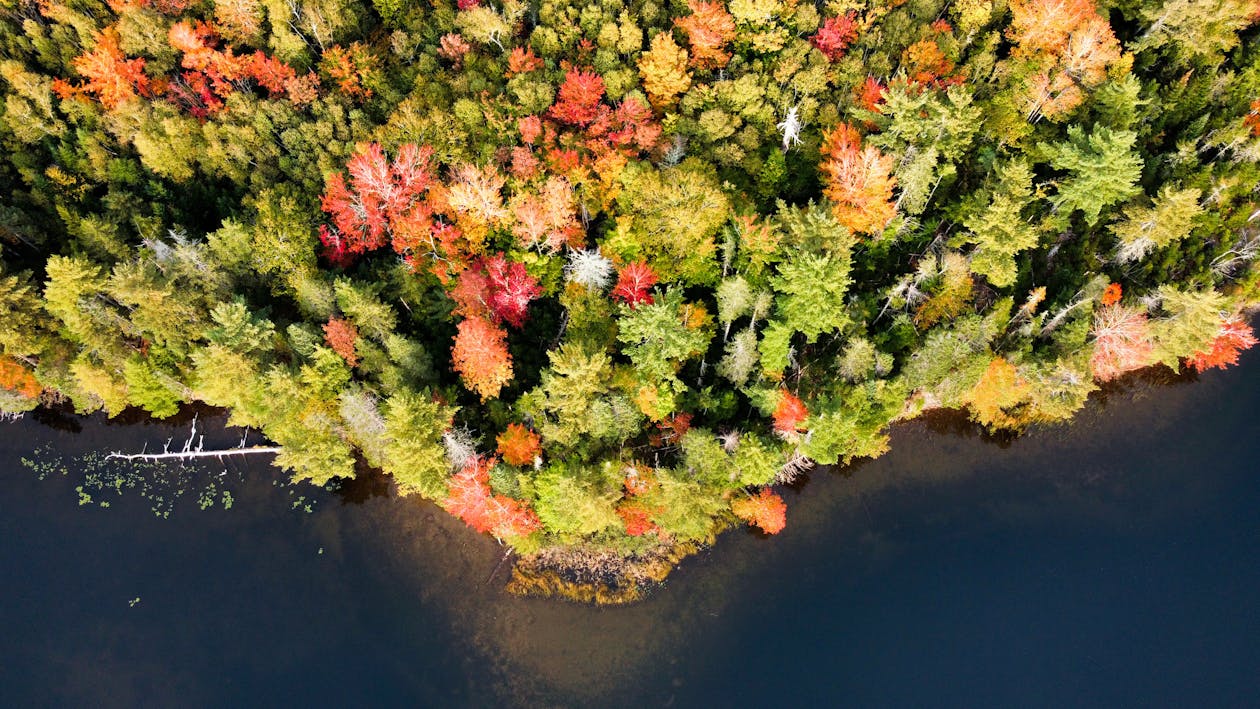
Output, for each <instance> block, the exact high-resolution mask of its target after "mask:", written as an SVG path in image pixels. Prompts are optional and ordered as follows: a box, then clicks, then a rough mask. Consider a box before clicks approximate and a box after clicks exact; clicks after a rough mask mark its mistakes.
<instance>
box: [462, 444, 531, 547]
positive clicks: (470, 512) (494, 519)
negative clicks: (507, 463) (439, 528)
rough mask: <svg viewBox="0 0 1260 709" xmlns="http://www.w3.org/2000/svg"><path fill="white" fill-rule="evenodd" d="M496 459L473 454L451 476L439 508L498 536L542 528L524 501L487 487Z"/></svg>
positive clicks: (527, 532) (519, 534)
mask: <svg viewBox="0 0 1260 709" xmlns="http://www.w3.org/2000/svg"><path fill="white" fill-rule="evenodd" d="M497 462H498V461H497V460H496V459H494V458H482V457H480V456H477V457H474V458H473V459H472V460H470V461H469V462H468V463H467V464H466V465H465V466H464V469H463V470H461V471H459V472H458V473H456V474H455V475H454V476H452V477H451V482H450V494H449V495H448V496H447V498H446V500H445V501H443V503H442V507H444V508H445V509H446V511H447V512H450V513H451V514H453V515H455V516H456V517H458V518H460V519H462V520H463V521H464V522H465V523H466V524H467V525H468V526H469V527H472V528H473V529H475V530H477V531H478V532H482V533H485V532H490V533H491V534H493V535H494V536H495V537H497V538H499V539H507V538H510V537H521V536H525V535H528V534H531V533H533V532H534V531H535V530H538V529H541V528H542V521H541V520H539V519H538V515H537V514H535V513H534V511H533V510H531V509H530V508H529V507H528V506H526V505H525V503H523V502H521V501H520V500H514V499H512V498H510V497H507V496H505V495H495V494H494V493H493V492H491V490H490V471H491V469H493V468H494V466H495V464H496V463H497Z"/></svg>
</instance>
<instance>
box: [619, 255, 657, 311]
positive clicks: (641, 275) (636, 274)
mask: <svg viewBox="0 0 1260 709" xmlns="http://www.w3.org/2000/svg"><path fill="white" fill-rule="evenodd" d="M657 280H658V277H657V275H656V271H654V270H652V267H651V266H649V265H648V264H647V262H646V261H634V262H631V263H628V264H626V265H625V266H623V267H622V268H621V271H619V272H618V273H617V285H615V286H613V289H612V297H613V300H617V301H620V302H622V303H625V304H626V305H629V306H632V307H633V306H635V305H639V304H640V303H648V304H651V303H652V292H651V291H652V286H654V285H656V282H657Z"/></svg>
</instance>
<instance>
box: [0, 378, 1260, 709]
mask: <svg viewBox="0 0 1260 709" xmlns="http://www.w3.org/2000/svg"><path fill="white" fill-rule="evenodd" d="M1258 404H1260V357H1257V356H1256V354H1254V353H1253V354H1252V355H1251V356H1250V357H1247V358H1246V359H1245V361H1244V364H1243V366H1241V367H1239V368H1235V369H1233V370H1230V371H1227V372H1212V373H1209V374H1205V375H1202V376H1201V377H1198V378H1180V379H1176V380H1174V381H1172V382H1171V383H1161V384H1151V383H1136V384H1133V385H1131V386H1130V387H1128V388H1126V389H1124V390H1120V391H1114V392H1110V393H1109V394H1108V395H1107V396H1105V397H1096V398H1095V400H1094V401H1093V402H1092V403H1091V406H1090V408H1089V409H1088V410H1087V411H1086V412H1084V413H1083V414H1082V415H1081V416H1080V417H1079V418H1078V419H1077V420H1076V421H1075V422H1074V424H1073V425H1071V426H1067V427H1058V428H1053V429H1047V430H1039V431H1035V432H1033V433H1031V434H1029V435H1026V436H1024V437H1021V438H1019V439H1017V440H1014V441H995V440H993V439H990V438H987V437H984V436H981V435H979V434H978V433H977V432H976V430H975V429H974V428H972V427H970V426H968V425H965V424H962V423H960V422H959V421H958V420H957V418H954V417H949V416H937V417H933V418H930V419H928V420H925V421H919V422H915V423H912V424H909V425H905V426H902V427H900V428H898V429H897V430H896V431H895V433H894V435H893V442H892V451H891V452H890V453H889V454H887V455H886V456H884V457H883V458H880V459H878V460H875V461H868V462H865V463H862V464H859V465H856V466H854V467H852V468H849V469H846V470H841V471H821V472H815V473H814V474H813V475H812V476H811V477H810V478H809V479H808V480H807V481H806V482H805V483H804V484H803V485H801V486H800V489H799V490H795V491H794V490H788V491H786V492H785V498H786V499H787V501H788V527H787V529H786V530H785V531H784V532H783V533H782V534H780V535H778V536H777V537H775V538H772V539H768V538H762V537H760V536H758V535H755V534H752V533H749V532H742V531H737V532H731V533H727V534H725V535H724V536H723V537H722V538H721V539H720V540H719V543H718V544H717V546H716V547H715V548H713V549H712V550H710V551H708V552H706V553H705V554H703V555H701V556H699V557H693V558H691V559H688V560H687V561H685V562H684V563H683V565H682V567H681V568H680V569H679V570H678V571H676V572H675V574H674V575H673V576H671V577H670V579H669V581H668V582H667V584H666V585H665V586H664V587H663V588H661V589H659V590H658V591H656V592H655V593H654V594H653V595H652V596H651V597H650V598H649V599H648V600H647V601H645V602H643V603H640V604H637V605H634V606H630V607H626V608H604V609H600V608H590V607H585V606H579V605H574V604H570V603H564V602H558V601H548V600H537V599H520V598H515V597H512V596H509V595H507V594H506V593H505V592H504V591H503V590H502V588H503V585H504V583H505V581H506V577H507V574H506V571H505V569H503V568H498V569H497V570H496V567H497V566H498V562H499V560H500V558H501V556H502V553H503V549H502V547H500V546H499V545H498V544H497V543H495V542H494V541H493V540H490V539H486V538H484V537H479V536H476V535H474V534H472V533H471V532H470V531H468V530H467V529H466V528H464V527H463V526H462V524H461V523H459V522H458V521H456V520H453V519H452V518H450V517H448V516H447V515H445V514H444V513H442V512H441V511H440V510H438V509H436V508H435V507H433V506H431V505H428V504H424V503H420V502H416V501H412V500H401V499H398V498H395V497H391V496H390V495H389V494H388V486H387V485H386V484H385V483H384V482H383V481H382V480H380V479H367V480H364V481H356V482H353V483H351V484H349V485H347V486H346V487H345V488H344V489H342V490H340V491H338V492H336V493H330V492H326V491H323V490H320V489H315V488H310V487H307V486H301V487H286V486H283V485H278V484H277V482H278V480H279V476H278V475H277V474H276V473H275V472H273V471H272V469H271V468H270V467H269V466H268V465H266V464H265V463H263V462H261V461H252V462H243V461H236V462H230V463H228V464H226V465H223V464H219V463H213V464H206V465H203V466H191V467H189V468H179V467H178V466H174V467H170V468H168V470H167V472H166V473H164V475H165V477H166V478H167V480H168V483H167V485H166V487H165V488H162V487H160V486H153V487H152V488H151V489H150V490H149V491H148V493H147V494H148V496H147V497H146V496H145V495H141V494H139V492H140V491H139V490H134V489H133V490H128V491H126V492H125V494H123V495H121V496H117V495H114V493H112V492H110V493H105V494H100V493H93V494H92V498H93V499H92V502H91V503H90V504H85V505H80V504H79V495H78V493H77V492H76V490H75V488H76V487H77V486H80V485H82V483H83V475H84V471H85V470H91V469H95V468H94V466H99V463H96V462H91V463H89V462H87V461H95V460H96V458H95V457H89V456H92V454H93V453H94V452H95V453H99V452H102V451H108V450H115V449H123V450H127V451H132V450H139V449H140V448H141V447H142V446H145V445H146V444H147V445H148V447H149V449H150V450H153V449H154V448H160V447H161V445H162V444H163V443H164V442H165V441H166V439H168V438H174V439H175V442H176V444H178V442H179V441H181V440H182V438H183V436H184V435H185V434H186V432H187V429H188V425H189V421H188V420H187V417H185V418H183V419H181V420H179V421H176V422H173V423H164V424H156V423H145V422H131V423H109V422H106V421H104V420H103V419H100V418H87V419H75V418H67V417H63V416H54V415H50V414H43V415H41V416H40V417H38V418H36V417H29V416H28V417H27V418H26V419H23V420H21V421H18V422H16V423H9V424H0V485H3V490H4V493H3V495H0V535H2V538H3V540H4V543H3V544H2V545H0V569H3V570H4V580H3V582H2V583H0V589H2V590H0V600H3V601H4V602H3V603H2V604H0V629H2V632H0V705H4V706H26V705H31V704H39V705H46V704H58V705H91V706H102V705H104V706H132V705H136V704H145V705H158V706H169V705H180V706H209V705H215V706H222V705H239V704H242V703H250V704H266V705H298V704H312V705H346V704H354V705H363V704H409V705H414V704H417V703H419V704H425V705H444V706H449V705H488V704H501V705H549V706H550V705H562V706H578V705H599V706H630V705H635V706H643V705H648V706H759V707H760V706H771V705H783V704H793V705H818V704H843V705H862V706H878V705H933V706H940V705H958V706H984V705H1003V706H1009V705H1020V706H1029V705H1033V706H1043V705H1044V706H1062V705H1065V704H1072V705H1082V704H1083V705H1110V706H1114V705H1145V706H1186V705H1196V706H1203V705H1207V706H1221V705H1225V706H1243V705H1248V704H1252V703H1255V702H1256V701H1257V700H1256V698H1257V697H1260V675H1257V673H1256V672H1255V668H1256V667H1260V600H1258V599H1260V594H1258V593H1257V589H1258V588H1260V514H1257V510H1258V509H1260V474H1257V473H1258V472H1260V471H1258V470H1257V465H1256V463H1255V462H1254V461H1256V460H1257V459H1258V458H1260V436H1258V435H1257V434H1258V433H1260V424H1258V423H1257V419H1256V417H1255V415H1254V412H1255V411H1256V408H1257V405H1258ZM199 426H201V427H202V428H203V429H205V430H207V441H206V442H207V446H210V445H217V444H230V443H234V442H235V441H236V440H237V439H239V436H240V434H239V433H238V432H225V431H223V429H222V426H223V421H222V419H221V418H214V417H213V416H207V414H204V413H203V414H202V415H201V417H200V421H199ZM76 428H77V429H78V430H73V429H76ZM36 449H40V450H41V453H40V455H39V456H35V457H34V458H32V451H34V450H36ZM50 449H51V450H50ZM23 456H25V457H27V458H28V459H33V460H36V461H42V463H39V464H37V467H40V466H43V467H48V465H49V461H57V460H61V461H63V462H65V463H66V467H67V470H68V472H67V473H66V474H65V475H62V474H61V473H60V472H59V471H57V470H55V469H53V470H44V471H43V472H45V475H44V479H42V480H41V479H40V474H39V473H40V471H41V470H43V467H40V470H37V469H33V468H32V467H31V466H30V465H25V464H22V463H21V462H20V461H19V459H20V458H21V457H23ZM179 487H183V488H186V489H188V490H191V492H189V493H186V494H185V495H184V496H182V497H180V498H179V499H178V500H175V501H174V502H172V501H171V500H172V495H171V494H170V492H171V491H173V490H174V489H175V488H179ZM206 489H213V490H214V503H215V504H214V505H213V506H210V507H209V508H208V509H205V510H202V509H199V505H198V500H197V498H198V491H205V490H206ZM223 490H228V491H229V492H230V495H231V499H232V504H231V508H230V509H224V504H223V503H222V491H223ZM158 498H160V499H158ZM299 498H302V499H301V500H299ZM101 501H107V502H109V506H108V507H102V506H101V505H100V503H101ZM295 501H296V502H297V504H296V509H295ZM307 505H310V506H311V511H310V512H307V511H305V510H304V508H305V507H306V506H307ZM154 507H157V508H158V511H159V512H161V511H163V510H164V509H166V508H171V507H173V511H171V513H170V515H169V518H162V517H159V516H157V515H155V513H154V511H153V508H154ZM136 599H139V600H138V601H136Z"/></svg>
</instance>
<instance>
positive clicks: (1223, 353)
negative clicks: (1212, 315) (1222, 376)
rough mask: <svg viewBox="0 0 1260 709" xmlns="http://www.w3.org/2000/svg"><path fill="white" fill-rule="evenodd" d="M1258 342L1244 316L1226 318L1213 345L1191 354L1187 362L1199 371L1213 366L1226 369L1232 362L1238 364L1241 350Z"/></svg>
mask: <svg viewBox="0 0 1260 709" xmlns="http://www.w3.org/2000/svg"><path fill="white" fill-rule="evenodd" d="M1256 342H1257V340H1256V333H1255V332H1253V331H1252V329H1251V327H1250V326H1249V325H1247V323H1245V322H1243V320H1242V318H1240V317H1238V316H1233V317H1229V318H1225V319H1224V320H1222V321H1221V329H1220V331H1219V332H1217V334H1216V337H1215V338H1214V339H1213V340H1212V344H1211V346H1210V347H1208V348H1207V349H1205V350H1201V351H1199V352H1195V353H1194V354H1192V355H1190V357H1189V358H1187V360H1186V364H1188V365H1189V366H1191V367H1193V368H1194V369H1195V371H1199V372H1205V371H1207V370H1209V369H1211V368H1212V367H1218V368H1220V369H1225V367H1227V366H1229V365H1231V364H1238V354H1239V352H1241V351H1242V350H1246V349H1251V347H1253V346H1254V345H1255V344H1256Z"/></svg>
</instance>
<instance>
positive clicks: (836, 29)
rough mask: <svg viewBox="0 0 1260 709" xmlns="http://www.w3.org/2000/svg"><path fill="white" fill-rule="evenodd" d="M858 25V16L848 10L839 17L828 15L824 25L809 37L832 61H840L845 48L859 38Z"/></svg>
mask: <svg viewBox="0 0 1260 709" xmlns="http://www.w3.org/2000/svg"><path fill="white" fill-rule="evenodd" d="M857 36H858V26H857V16H856V15H855V14H854V13H852V12H846V13H845V14H843V15H841V16H839V17H828V18H827V19H826V20H823V23H822V26H821V27H819V28H818V31H817V32H815V33H814V36H813V37H810V38H809V41H810V43H811V44H813V45H814V46H815V47H817V48H818V51H820V52H822V53H823V54H825V55H827V58H828V59H830V60H831V61H833V62H834V61H838V60H839V59H840V58H841V57H843V56H844V53H845V50H847V49H848V48H849V45H850V44H852V43H853V40H855V39H857Z"/></svg>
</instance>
